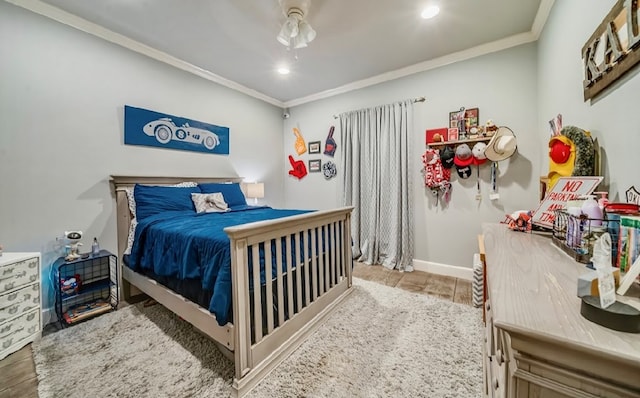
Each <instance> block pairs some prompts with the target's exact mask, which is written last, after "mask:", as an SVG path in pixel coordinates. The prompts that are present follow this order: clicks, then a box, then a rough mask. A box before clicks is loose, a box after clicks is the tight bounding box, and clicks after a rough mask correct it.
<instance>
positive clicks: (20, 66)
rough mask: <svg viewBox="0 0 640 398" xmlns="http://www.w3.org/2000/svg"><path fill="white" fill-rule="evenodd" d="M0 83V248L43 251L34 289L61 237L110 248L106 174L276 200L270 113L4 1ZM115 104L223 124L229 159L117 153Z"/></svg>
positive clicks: (275, 124)
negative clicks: (238, 183)
mask: <svg viewBox="0 0 640 398" xmlns="http://www.w3.org/2000/svg"><path fill="white" fill-rule="evenodd" d="M212 51H213V49H212ZM0 79H1V80H0V82H1V84H0V85H1V87H0V120H1V121H2V127H1V132H0V223H1V224H0V225H1V227H0V244H2V245H4V249H5V251H7V252H9V251H41V252H43V255H44V256H43V260H44V261H43V263H44V266H45V269H44V270H43V278H44V280H45V285H46V281H47V280H48V279H49V270H48V266H49V265H50V264H51V263H52V262H53V261H54V259H55V258H56V257H57V256H58V255H59V253H58V252H56V251H55V250H54V241H55V237H56V236H60V235H62V232H63V231H64V230H65V229H80V230H82V231H84V233H85V238H84V239H83V242H84V244H85V248H84V249H85V250H89V247H88V246H89V245H90V243H91V240H92V238H93V237H94V236H96V237H98V239H99V241H100V243H101V246H102V247H103V248H106V249H108V250H111V251H113V252H117V251H116V218H115V200H114V196H113V195H112V193H111V191H110V186H109V176H110V175H116V174H120V175H168V176H172V175H175V176H242V177H245V178H246V179H247V180H259V181H264V182H265V187H266V188H265V189H266V197H265V199H264V200H265V202H267V203H269V204H272V205H274V206H280V205H282V203H283V202H284V201H283V195H282V192H283V173H282V164H281V163H280V159H281V158H282V151H283V150H282V117H281V110H280V109H279V108H277V107H274V106H272V105H269V104H266V103H264V102H262V101H259V100H256V99H253V98H251V97H248V96H245V95H243V94H240V93H238V92H236V91H233V90H230V89H227V88H224V87H222V86H218V85H216V84H213V83H211V82H208V81H205V80H202V79H200V78H197V77H195V76H193V75H190V74H188V73H185V72H182V71H179V70H176V69H174V68H172V67H169V66H167V65H164V64H161V63H159V62H157V61H153V60H151V59H148V58H146V57H144V56H141V55H139V54H136V53H133V52H131V51H129V50H126V49H123V48H121V47H119V46H116V45H113V44H110V43H107V42H105V41H103V40H100V39H97V38H95V37H93V36H90V35H88V34H85V33H82V32H80V31H77V30H75V29H72V28H70V27H67V26H64V25H61V24H59V23H56V22H54V21H51V20H49V19H46V18H44V17H41V16H39V15H36V14H33V13H31V12H29V11H26V10H24V9H21V8H18V7H15V6H13V5H10V4H8V3H6V2H0ZM125 104H129V105H133V106H137V107H142V108H146V109H152V110H156V111H160V112H166V113H169V114H173V115H176V116H183V117H187V118H191V119H195V120H200V121H204V122H209V123H212V124H218V125H222V126H227V127H229V128H230V136H231V137H230V138H231V143H230V152H231V154H230V155H229V156H220V155H210V154H203V153H197V152H185V151H175V150H166V149H161V148H148V147H141V146H128V145H127V146H125V145H124V144H123V107H124V105H125ZM45 297H48V298H47V299H46V300H45V306H50V305H52V301H51V297H52V296H51V293H50V291H47V289H46V288H45Z"/></svg>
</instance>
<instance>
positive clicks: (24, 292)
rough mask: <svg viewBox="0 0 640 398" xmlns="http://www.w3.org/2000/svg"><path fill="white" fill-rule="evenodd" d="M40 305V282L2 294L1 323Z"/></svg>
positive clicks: (0, 304) (0, 303)
mask: <svg viewBox="0 0 640 398" xmlns="http://www.w3.org/2000/svg"><path fill="white" fill-rule="evenodd" d="M39 306H40V284H39V283H36V284H33V285H29V286H27V287H23V288H22V289H19V290H16V291H13V292H11V293H5V294H2V295H0V323H3V322H4V321H6V320H8V319H10V318H14V317H16V316H17V315H19V314H22V313H23V312H27V311H30V310H32V309H34V308H37V307H39Z"/></svg>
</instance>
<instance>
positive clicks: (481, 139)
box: [427, 137, 491, 148]
mask: <svg viewBox="0 0 640 398" xmlns="http://www.w3.org/2000/svg"><path fill="white" fill-rule="evenodd" d="M489 141H491V137H479V138H469V139H466V140H456V141H444V142H430V143H429V144H427V146H430V147H432V148H437V147H441V146H448V145H453V146H455V145H460V144H475V143H476V142H489Z"/></svg>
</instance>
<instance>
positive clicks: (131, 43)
mask: <svg viewBox="0 0 640 398" xmlns="http://www.w3.org/2000/svg"><path fill="white" fill-rule="evenodd" d="M5 1H6V2H8V3H11V4H14V5H17V6H19V7H22V8H25V9H27V10H29V11H32V12H34V13H36V14H40V15H42V16H45V17H47V18H50V19H53V20H55V21H57V22H60V23H62V24H65V25H68V26H71V27H73V28H75V29H78V30H80V31H83V32H86V33H89V34H91V35H94V36H96V37H99V38H101V39H104V40H106V41H109V42H111V43H114V44H117V45H120V46H122V47H124V48H127V49H129V50H131V51H135V52H137V53H139V54H142V55H146V56H147V57H150V58H152V59H155V60H157V61H160V62H163V63H165V64H167V65H171V66H173V67H175V68H177V69H180V70H183V71H185V72H189V73H191V74H194V75H196V76H198V77H201V78H203V79H206V80H209V81H211V82H214V83H217V84H220V85H222V86H224V87H228V88H230V89H232V90H236V91H238V92H241V93H243V94H246V95H248V96H251V97H254V98H256V99H259V100H262V101H265V102H267V103H269V104H272V105H275V106H278V107H280V108H291V107H294V106H298V105H302V104H306V103H309V102H313V101H318V100H321V99H325V98H329V97H333V96H336V95H339V94H344V93H347V92H349V91H354V90H359V89H362V88H365V87H369V86H373V85H376V84H380V83H384V82H387V81H390V80H395V79H398V78H401V77H405V76H409V75H413V74H416V73H420V72H425V71H428V70H431V69H436V68H439V67H442V66H446V65H450V64H453V63H456V62H460V61H465V60H468V59H471V58H475V57H479V56H482V55H486V54H491V53H494V52H497V51H501V50H506V49H508V48H511V47H516V46H519V45H522V44H526V43H531V42H534V41H536V40H538V38H539V37H540V34H541V33H542V30H543V28H544V25H545V23H546V21H547V18H548V17H549V13H550V12H551V9H552V7H553V4H554V2H555V0H541V2H540V6H539V7H538V12H537V13H536V17H535V19H534V21H533V25H532V26H531V31H529V32H524V33H519V34H517V35H513V36H510V37H507V38H504V39H500V40H496V41H493V42H491V43H485V44H482V45H479V46H476V47H473V48H470V49H467V50H463V51H459V52H456V53H453V54H448V55H445V56H442V57H439V58H436V59H432V60H429V61H425V62H420V63H418V64H414V65H411V66H408V67H405V68H401V69H397V70H394V71H391V72H386V73H383V74H380V75H377V76H373V77H370V78H367V79H362V80H358V81H355V82H352V83H348V84H345V85H343V86H339V87H336V88H333V89H330V90H325V91H322V92H319V93H316V94H312V95H309V96H306V97H301V98H297V99H293V100H290V101H285V102H283V101H280V100H277V99H275V98H272V97H269V96H268V95H266V94H263V93H261V92H259V91H256V90H253V89H250V88H248V87H246V86H243V85H241V84H239V83H236V82H234V81H232V80H229V79H226V78H224V77H222V76H219V75H216V74H215V73H212V72H209V71H207V70H205V69H202V68H200V67H197V66H195V65H193V64H190V63H188V62H185V61H183V60H181V59H178V58H176V57H173V56H171V55H169V54H167V53H165V52H162V51H159V50H157V49H155V48H153V47H149V46H147V45H145V44H142V43H140V42H138V41H135V40H132V39H130V38H128V37H126V36H124V35H121V34H119V33H116V32H113V31H111V30H109V29H105V28H103V27H102V26H100V25H97V24H95V23H93V22H89V21H87V20H85V19H83V18H80V17H78V16H76V15H73V14H70V13H68V12H66V11H63V10H61V9H59V8H57V7H54V6H52V5H49V4H47V3H44V2H42V1H40V0H5Z"/></svg>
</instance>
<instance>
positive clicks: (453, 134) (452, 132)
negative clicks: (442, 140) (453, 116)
mask: <svg viewBox="0 0 640 398" xmlns="http://www.w3.org/2000/svg"><path fill="white" fill-rule="evenodd" d="M447 141H458V128H457V127H453V128H450V129H449V134H448V136H447Z"/></svg>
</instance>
